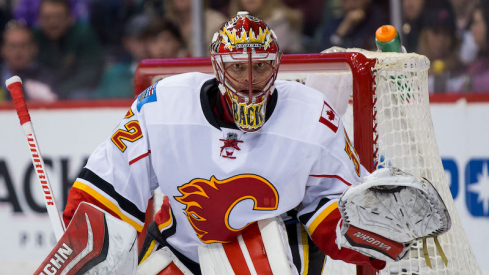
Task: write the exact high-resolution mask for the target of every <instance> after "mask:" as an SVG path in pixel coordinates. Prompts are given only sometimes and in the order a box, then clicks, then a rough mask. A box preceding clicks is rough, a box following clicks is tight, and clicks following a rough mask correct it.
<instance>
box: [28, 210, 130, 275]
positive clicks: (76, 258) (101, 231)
mask: <svg viewBox="0 0 489 275" xmlns="http://www.w3.org/2000/svg"><path fill="white" fill-rule="evenodd" d="M136 236H137V233H136V230H135V229H134V228H133V227H132V226H130V225H129V224H127V223H125V222H123V221H121V220H119V219H117V218H115V217H113V216H112V215H110V214H108V213H106V212H104V211H103V210H101V209H100V208H98V207H96V206H94V205H91V204H88V203H85V202H83V203H81V204H80V205H79V207H78V209H77V210H76V213H75V215H74V216H73V219H72V220H71V222H70V224H69V226H68V228H67V229H66V232H65V233H64V234H63V236H62V237H61V239H60V240H59V241H58V243H57V245H56V246H55V247H54V248H53V250H51V253H50V254H49V255H48V256H47V258H46V259H45V260H44V261H43V262H42V264H41V266H40V267H39V268H38V269H37V270H36V272H34V275H52V274H66V275H74V274H87V275H88V274H111V275H132V274H136V267H137V246H136Z"/></svg>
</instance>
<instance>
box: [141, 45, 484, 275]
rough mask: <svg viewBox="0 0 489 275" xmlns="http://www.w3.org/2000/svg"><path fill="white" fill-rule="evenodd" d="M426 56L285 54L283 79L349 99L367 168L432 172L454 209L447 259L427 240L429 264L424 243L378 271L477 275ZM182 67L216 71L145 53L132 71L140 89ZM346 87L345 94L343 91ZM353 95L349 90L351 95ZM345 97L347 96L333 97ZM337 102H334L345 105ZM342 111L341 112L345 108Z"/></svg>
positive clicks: (348, 269)
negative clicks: (437, 125)
mask: <svg viewBox="0 0 489 275" xmlns="http://www.w3.org/2000/svg"><path fill="white" fill-rule="evenodd" d="M428 69H429V61H428V59H427V58H426V57H424V56H421V55H417V54H397V53H374V52H368V51H363V50H359V49H353V50H348V51H346V52H335V53H321V54H301V55H284V56H283V58H282V61H281V64H280V70H279V76H278V78H279V79H288V80H293V81H299V82H302V83H305V84H306V85H308V84H309V82H310V83H312V84H311V86H313V87H315V88H317V89H319V90H321V91H322V92H324V93H326V94H327V96H328V98H329V99H331V98H335V100H333V101H344V99H345V98H346V100H347V101H348V99H350V105H348V104H347V103H345V102H343V103H345V104H344V105H345V106H347V105H348V106H347V107H346V110H347V111H346V112H345V114H344V116H343V121H344V124H345V127H347V131H348V132H349V135H350V136H353V139H354V145H355V148H356V150H357V152H358V154H359V156H360V160H361V163H362V164H363V165H364V166H365V168H366V169H367V170H369V171H373V170H375V169H377V168H378V167H386V166H395V167H399V168H401V169H402V170H404V171H406V172H409V173H411V174H414V175H417V176H423V177H426V178H428V179H430V180H431V181H432V182H433V184H434V185H435V187H436V188H437V189H438V191H439V192H440V194H441V196H442V198H443V199H444V201H445V203H446V205H447V208H448V210H449V212H450V214H451V216H452V222H453V224H452V229H451V230H450V231H449V232H448V233H447V234H444V235H442V236H441V237H440V238H439V239H440V241H441V246H442V247H443V249H444V251H445V254H446V256H447V258H448V266H445V265H444V264H443V261H442V260H441V257H440V255H439V254H438V251H437V250H436V248H435V244H434V243H433V241H432V240H431V241H429V242H428V252H429V255H430V256H429V258H430V262H431V265H432V268H430V267H428V266H427V264H426V261H425V258H424V255H423V249H422V248H423V247H422V244H421V243H417V244H415V245H414V246H413V248H412V249H411V251H410V258H409V259H408V260H403V261H400V262H397V263H392V264H389V265H388V266H387V267H386V268H385V269H384V270H383V271H382V272H381V274H406V275H407V274H480V273H481V271H480V270H479V268H478V265H477V262H476V260H475V257H474V255H473V254H472V252H471V249H470V246H469V243H468V241H467V237H466V234H465V232H464V230H463V228H462V225H461V222H460V219H459V218H458V214H457V211H456V209H455V205H454V203H453V199H452V196H451V193H450V190H449V186H448V183H447V180H446V177H445V173H444V170H443V167H442V164H441V158H440V155H439V152H438V147H437V144H436V139H435V135H434V130H433V125H432V121H431V114H430V109H429V95H428V83H427V82H428V80H427V78H428V75H427V71H428ZM185 72H202V73H208V74H213V69H212V65H211V61H210V58H187V59H165V60H144V61H142V62H141V64H140V65H139V67H138V69H137V71H136V76H135V92H136V94H139V93H140V92H142V91H143V90H144V89H146V88H147V87H148V86H149V85H151V84H152V83H154V82H155V81H158V80H159V79H162V78H164V77H167V76H170V75H174V74H180V73H185ZM344 93H347V94H346V96H338V95H342V94H344ZM350 95H351V97H350ZM336 97H337V98H343V100H336ZM343 103H342V102H338V103H337V105H338V106H335V107H336V108H340V109H341V108H343V107H342V106H343ZM340 113H342V112H341V111H340ZM355 273H357V274H374V272H373V271H371V270H368V269H364V268H361V267H355V266H352V265H347V264H344V263H341V262H335V261H332V260H328V262H327V264H326V268H325V271H324V272H323V274H355Z"/></svg>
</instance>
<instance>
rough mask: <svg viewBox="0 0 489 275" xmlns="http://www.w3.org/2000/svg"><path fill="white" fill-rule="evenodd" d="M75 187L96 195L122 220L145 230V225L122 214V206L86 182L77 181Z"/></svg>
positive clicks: (93, 195)
mask: <svg viewBox="0 0 489 275" xmlns="http://www.w3.org/2000/svg"><path fill="white" fill-rule="evenodd" d="M73 187H74V188H77V189H80V190H82V191H84V192H86V193H88V194H89V195H90V196H92V197H94V198H95V199H96V200H98V201H99V202H101V203H102V204H103V205H104V206H105V207H107V208H109V209H110V210H112V211H113V212H114V213H116V214H117V215H118V216H119V218H120V219H121V220H123V221H125V222H127V223H128V224H130V225H132V227H134V228H135V229H136V230H137V231H138V232H141V231H143V225H141V224H139V223H137V222H136V221H134V220H133V219H131V218H129V217H128V216H126V215H124V214H122V211H121V210H120V208H119V207H118V206H117V205H116V204H114V203H113V202H111V201H110V200H109V199H107V198H106V197H104V196H103V195H101V194H100V193H98V192H97V191H95V190H94V189H92V188H91V187H90V186H88V185H86V184H84V183H82V182H79V181H75V184H73Z"/></svg>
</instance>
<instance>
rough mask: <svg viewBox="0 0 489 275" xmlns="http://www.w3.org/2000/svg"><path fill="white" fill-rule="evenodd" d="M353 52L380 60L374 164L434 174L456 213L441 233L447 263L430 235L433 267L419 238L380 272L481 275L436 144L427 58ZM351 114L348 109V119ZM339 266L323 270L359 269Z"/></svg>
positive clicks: (374, 70)
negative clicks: (404, 256) (402, 256)
mask: <svg viewBox="0 0 489 275" xmlns="http://www.w3.org/2000/svg"><path fill="white" fill-rule="evenodd" d="M355 51H359V52H361V53H362V54H363V55H365V56H366V57H367V58H373V59H376V60H377V61H376V64H375V67H373V68H372V76H373V78H374V84H373V90H374V95H373V97H372V101H373V103H374V108H373V116H374V131H373V137H372V140H373V141H374V142H373V146H374V158H375V167H376V168H380V167H387V166H394V167H398V168H401V169H402V170H404V171H406V172H409V173H411V174H413V175H416V176H422V177H426V178H428V179H430V180H431V182H432V183H433V185H434V186H435V187H436V188H437V190H438V192H439V193H440V195H441V197H442V198H443V200H444V201H445V204H446V206H447V209H448V211H449V213H450V215H451V218H452V228H451V229H450V231H449V232H447V233H446V234H444V235H442V236H441V237H440V238H439V241H440V243H441V246H442V248H443V251H444V252H445V255H446V257H447V258H448V265H447V266H445V265H444V263H443V261H442V258H441V257H440V255H439V253H438V251H437V249H436V247H435V244H434V241H433V239H429V240H428V243H427V248H428V252H429V258H430V261H431V265H432V267H433V268H430V267H428V266H427V264H426V261H425V258H424V254H423V244H422V242H421V241H419V242H418V243H416V244H415V245H413V247H412V249H411V251H410V257H409V259H408V260H402V261H400V262H396V263H389V264H388V265H387V267H386V268H385V269H384V270H382V271H381V272H380V274H403V275H404V274H406V275H407V274H409V275H414V274H481V271H480V270H479V267H478V265H477V262H476V259H475V257H474V255H473V253H472V251H471V249H470V245H469V242H468V240H467V236H466V234H465V231H464V230H463V228H462V224H461V221H460V218H459V217H458V214H457V211H456V208H455V204H454V202H453V199H452V195H451V193H450V189H449V185H448V182H447V178H446V176H445V172H444V169H443V166H442V162H441V158H440V154H439V151H438V146H437V143H436V138H435V133H434V128H433V123H432V119H431V113H430V108H429V94H428V69H429V61H428V59H427V58H426V57H424V56H421V55H417V54H396V53H377V52H368V51H362V50H355ZM354 100H355V99H354ZM347 117H348V114H347V115H346V118H345V120H347V121H348V118H347ZM338 265H341V264H339V263H338V262H335V263H328V264H327V266H326V272H324V273H323V274H355V273H348V272H347V273H345V272H343V271H340V272H337V271H335V270H338V267H337V266H338ZM339 270H342V269H341V268H340V269H339ZM343 270H351V267H348V266H345V267H344V268H343Z"/></svg>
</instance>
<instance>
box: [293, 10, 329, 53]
mask: <svg viewBox="0 0 489 275" xmlns="http://www.w3.org/2000/svg"><path fill="white" fill-rule="evenodd" d="M283 2H284V3H285V4H286V5H287V6H289V7H290V8H292V9H295V10H299V11H301V13H302V21H303V26H302V34H303V35H305V36H306V37H307V38H308V39H311V38H312V37H313V36H314V33H315V30H316V28H317V26H318V25H319V24H320V23H321V18H322V15H323V14H322V13H323V9H324V7H325V4H326V2H327V1H324V0H283ZM304 46H305V45H304Z"/></svg>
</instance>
